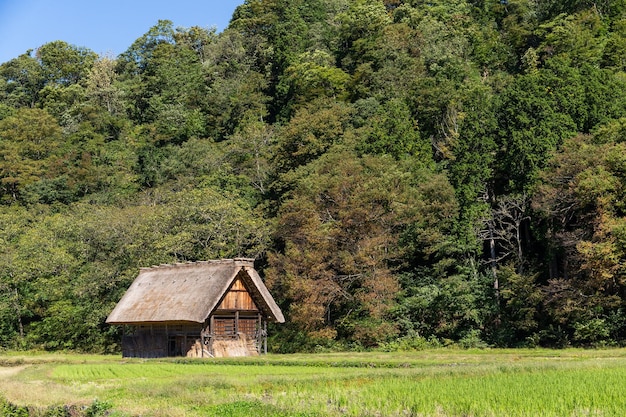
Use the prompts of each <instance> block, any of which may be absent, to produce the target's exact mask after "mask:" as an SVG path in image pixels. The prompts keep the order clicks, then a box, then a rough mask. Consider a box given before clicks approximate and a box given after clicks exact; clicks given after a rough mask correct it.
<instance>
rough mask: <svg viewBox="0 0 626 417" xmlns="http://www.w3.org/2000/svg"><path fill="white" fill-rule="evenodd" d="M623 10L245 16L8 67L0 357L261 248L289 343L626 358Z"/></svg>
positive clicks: (92, 339) (448, 8)
mask: <svg viewBox="0 0 626 417" xmlns="http://www.w3.org/2000/svg"><path fill="white" fill-rule="evenodd" d="M625 186H626V0H598V1H592V0H568V1H563V0H547V1H535V0H508V1H507V0H458V1H445V0H428V1H422V0H406V1H402V0H385V1H380V0H246V1H245V3H244V4H243V5H242V6H240V7H239V8H238V9H237V10H236V11H235V13H234V15H233V17H232V20H231V23H230V25H229V27H228V28H227V29H226V30H225V31H224V32H222V33H216V32H215V31H214V30H211V29H204V28H200V27H191V28H176V27H174V26H173V24H172V23H171V22H170V21H166V20H165V21H159V22H158V23H157V24H156V25H155V26H154V27H152V28H150V29H149V30H148V31H147V32H146V33H145V35H143V36H142V37H140V38H139V39H137V40H136V41H135V42H134V43H133V44H132V45H130V47H129V48H128V50H127V51H126V52H124V53H123V54H121V55H120V56H118V57H112V56H98V55H97V54H95V53H94V52H93V51H91V50H89V49H87V48H85V47H79V46H75V45H70V44H67V43H65V42H63V41H52V42H50V43H47V44H45V45H42V46H41V47H40V48H38V49H37V50H35V51H31V52H30V53H27V54H24V55H21V56H19V57H16V58H15V59H13V60H11V61H9V62H6V63H4V64H2V65H1V66H0V345H1V346H3V347H5V348H11V349H15V348H45V349H77V350H85V351H115V350H116V349H117V344H118V343H119V338H120V333H119V332H120V330H119V329H117V328H115V327H110V326H107V325H106V324H104V320H105V318H106V316H107V315H108V313H109V312H110V311H111V310H112V308H113V306H114V305H115V303H116V302H117V301H118V300H119V298H120V297H121V295H122V294H123V293H124V291H125V290H126V288H127V287H128V286H129V284H130V283H131V282H132V280H133V279H134V277H135V276H136V274H137V272H138V269H139V267H142V266H150V265H154V264H160V263H172V262H185V261H196V260H204V259H216V258H228V257H238V256H245V257H254V258H256V259H257V266H258V269H259V270H260V271H261V272H262V274H263V276H264V278H265V280H266V283H267V285H268V287H269V288H270V291H271V292H272V293H273V294H274V297H275V298H276V300H277V302H278V303H279V304H280V305H281V307H282V308H283V311H284V312H285V315H286V318H287V324H285V325H281V326H277V327H275V328H273V329H272V335H273V337H272V340H271V343H270V347H271V348H272V349H274V350H275V351H283V352H286V351H293V350H298V349H312V348H313V347H315V346H321V347H330V348H337V347H338V348H341V347H344V348H362V347H365V348H368V347H375V346H379V345H381V344H382V345H384V346H387V347H392V346H401V345H403V344H404V345H409V346H410V345H411V343H418V342H419V341H420V340H422V341H423V340H426V339H429V340H430V343H441V344H446V343H450V342H452V341H456V342H460V343H461V344H462V345H484V344H489V345H494V346H536V345H544V346H555V347H559V346H566V345H576V346H593V345H599V344H623V343H624V342H626V206H625V204H626V203H625V198H624V197H625V195H624V194H625Z"/></svg>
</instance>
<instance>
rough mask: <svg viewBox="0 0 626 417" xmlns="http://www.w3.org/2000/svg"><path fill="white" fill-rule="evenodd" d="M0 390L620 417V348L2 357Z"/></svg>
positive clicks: (169, 402) (241, 407)
mask: <svg viewBox="0 0 626 417" xmlns="http://www.w3.org/2000/svg"><path fill="white" fill-rule="evenodd" d="M0 363H3V364H4V365H5V366H4V367H1V368H0V391H1V392H2V394H3V395H4V396H5V397H6V398H7V399H8V400H9V401H10V402H12V403H15V404H18V405H35V406H39V407H48V406H51V405H61V404H85V405H86V404H90V403H92V402H93V401H94V399H98V400H100V401H104V402H107V403H109V404H110V405H111V406H112V408H113V410H115V411H116V413H117V415H144V416H190V415H191V416H192V415H201V416H213V415H215V416H249V415H263V416H267V417H271V416H344V415H347V416H368V415H369V416H438V417H442V416H476V417H477V416H511V417H516V416H520V417H522V416H559V417H560V416H623V415H626V395H625V394H626V351H625V350H621V349H620V350H598V351H582V350H566V351H550V350H484V351H473V352H470V351H459V350H434V351H427V352H415V353H402V354H398V353H358V354H355V353H342V354H325V355H270V356H267V357H261V358H244V359H237V360H234V359H233V360H228V359H221V360H179V361H176V360H125V359H122V358H120V357H111V356H80V355H30V356H19V355H12V356H4V357H2V358H0Z"/></svg>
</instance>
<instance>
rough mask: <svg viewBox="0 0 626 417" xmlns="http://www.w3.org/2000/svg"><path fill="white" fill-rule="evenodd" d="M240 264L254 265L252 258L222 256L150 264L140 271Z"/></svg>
mask: <svg viewBox="0 0 626 417" xmlns="http://www.w3.org/2000/svg"><path fill="white" fill-rule="evenodd" d="M229 263H232V264H235V265H237V264H240V265H242V266H244V265H245V266H254V258H222V259H210V260H206V261H187V262H175V263H163V264H160V265H152V266H145V267H140V268H139V269H140V270H141V271H148V270H153V269H165V268H176V267H185V266H195V265H210V264H229Z"/></svg>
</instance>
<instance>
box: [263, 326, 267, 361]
mask: <svg viewBox="0 0 626 417" xmlns="http://www.w3.org/2000/svg"><path fill="white" fill-rule="evenodd" d="M263 354H264V355H267V320H265V321H264V322H263Z"/></svg>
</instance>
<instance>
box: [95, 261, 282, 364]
mask: <svg viewBox="0 0 626 417" xmlns="http://www.w3.org/2000/svg"><path fill="white" fill-rule="evenodd" d="M268 321H273V322H278V323H284V321H285V319H284V317H283V314H282V312H281V311H280V308H279V307H278V306H277V305H276V303H275V301H274V299H273V298H272V296H271V294H270V293H269V291H268V290H267V288H266V287H265V284H263V281H262V280H261V278H260V277H259V274H258V273H257V271H256V270H255V269H254V261H253V260H252V259H223V260H218V261H204V262H193V263H184V264H174V265H169V264H168V265H161V266H156V267H151V268H142V269H141V270H140V272H139V275H138V276H137V278H136V279H135V281H134V282H133V283H132V285H131V286H130V288H128V290H127V291H126V293H125V294H124V296H123V297H122V299H121V300H120V301H119V303H118V304H117V306H116V307H115V309H114V310H113V311H112V312H111V314H110V315H109V317H108V318H107V323H109V324H115V325H124V326H125V331H124V336H123V337H122V353H123V356H124V357H142V358H155V357H166V356H200V357H204V356H209V357H210V356H243V355H254V354H259V353H263V352H267V322H268Z"/></svg>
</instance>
